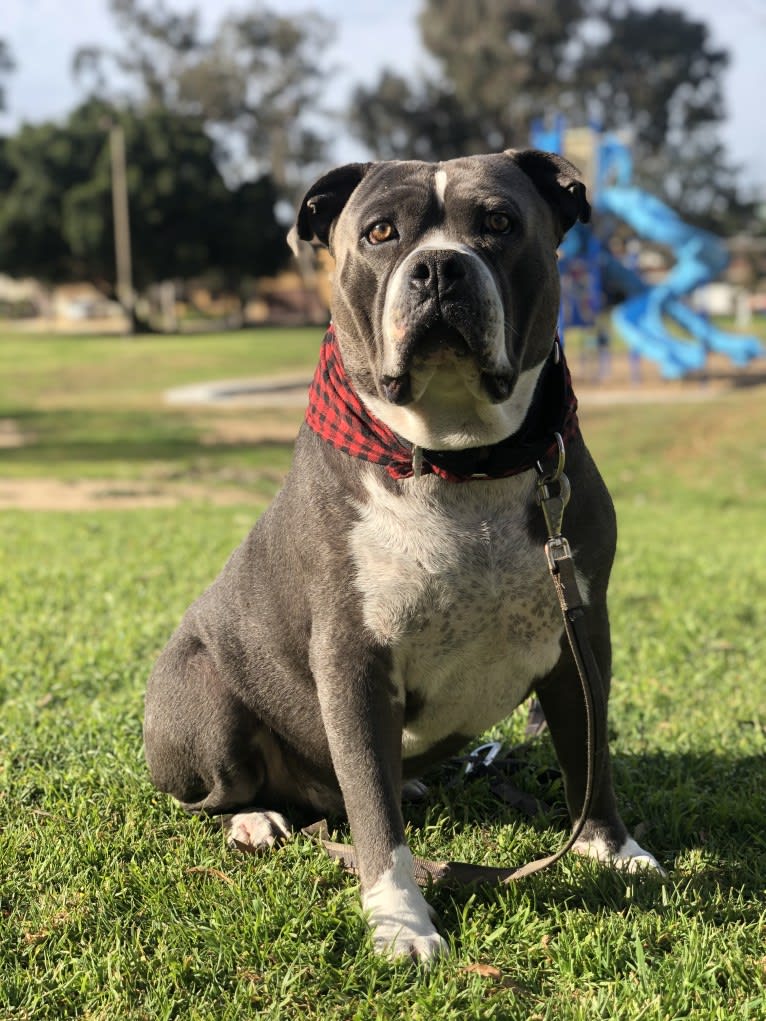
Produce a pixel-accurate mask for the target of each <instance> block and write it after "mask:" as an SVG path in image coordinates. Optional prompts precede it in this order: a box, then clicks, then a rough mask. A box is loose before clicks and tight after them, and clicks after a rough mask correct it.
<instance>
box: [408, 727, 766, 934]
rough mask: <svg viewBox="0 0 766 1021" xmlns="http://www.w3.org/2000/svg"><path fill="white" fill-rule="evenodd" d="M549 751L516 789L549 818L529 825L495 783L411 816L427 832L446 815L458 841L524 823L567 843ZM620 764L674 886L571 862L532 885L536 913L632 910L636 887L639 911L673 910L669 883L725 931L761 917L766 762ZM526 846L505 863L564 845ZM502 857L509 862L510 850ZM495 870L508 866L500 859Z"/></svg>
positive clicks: (443, 798)
mask: <svg viewBox="0 0 766 1021" xmlns="http://www.w3.org/2000/svg"><path fill="white" fill-rule="evenodd" d="M544 747H545V745H542V744H541V745H539V746H538V747H537V749H535V752H536V753H537V754H536V758H537V760H538V761H537V764H532V763H530V768H529V769H528V770H525V771H522V772H521V773H519V774H518V775H517V777H516V778H515V779H514V782H515V783H517V784H518V786H519V787H520V788H521V789H524V790H527V791H529V793H531V794H533V795H534V796H535V797H538V798H541V799H544V800H545V801H546V802H547V805H548V806H549V810H548V811H546V812H545V813H543V814H541V815H538V816H535V817H534V818H533V819H531V820H528V819H525V818H524V817H523V816H521V815H520V814H519V813H518V812H517V811H515V810H514V809H512V808H510V807H508V806H507V805H505V804H503V802H501V801H499V800H498V799H497V798H495V797H494V796H493V795H492V794H491V792H490V790H489V786H488V783H487V781H486V780H477V781H475V782H473V783H467V784H463V785H461V786H458V787H454V786H453V787H450V788H446V789H445V788H443V787H438V786H435V787H433V788H432V789H431V793H430V796H429V797H428V799H427V800H426V801H424V802H423V803H419V804H413V805H406V806H405V817H406V818H407V820H408V821H409V822H410V823H411V824H412V825H413V826H414V827H416V828H418V827H425V826H429V825H432V824H433V823H434V822H435V821H436V820H437V819H439V818H441V819H443V817H444V814H445V812H446V813H448V814H449V816H450V817H451V818H452V819H455V820H456V825H455V826H454V828H453V832H455V834H456V835H458V834H460V833H461V831H462V832H463V833H464V832H465V831H466V830H470V829H471V828H473V827H481V826H486V825H495V826H497V825H517V824H519V822H525V823H526V824H527V825H531V826H532V827H533V828H534V829H535V830H537V831H538V832H539V833H540V834H541V838H542V837H543V834H544V833H545V832H546V831H550V829H551V828H555V829H558V830H559V831H560V833H561V838H560V842H561V843H563V841H564V839H565V834H566V832H568V829H569V823H568V818H567V813H566V808H565V802H564V797H563V789H562V785H561V782H560V781H555V782H554V783H553V784H552V785H551V784H550V783H549V782H548V784H547V786H546V785H541V784H540V783H539V782H538V781H537V777H538V776H540V775H541V774H542V775H549V774H550V770H545V769H543V770H541V769H540V765H539V763H540V755H539V750H540V749H541V748H544ZM548 751H549V752H550V757H549V759H548V765H549V766H550V765H552V764H553V761H554V757H553V752H552V749H551V748H550V746H549V745H548ZM614 765H615V774H616V777H617V780H616V783H617V790H618V802H619V804H620V807H621V811H622V815H623V818H624V819H625V822H626V823H627V825H628V827H629V829H631V830H632V831H633V832H634V833H635V834H636V836H637V837H638V839H639V842H640V843H641V844H642V845H643V846H645V847H646V848H647V849H648V850H650V851H651V852H652V853H653V854H655V855H656V857H657V858H658V859H659V861H660V862H661V864H662V865H663V867H664V868H665V869H666V870H667V871H668V873H669V876H668V879H667V881H664V880H662V879H661V878H659V877H657V876H655V875H654V874H648V875H644V876H642V877H640V878H638V877H635V876H625V875H623V874H620V873H616V872H613V871H611V870H609V869H604V868H600V867H598V866H596V865H595V864H592V863H587V864H585V867H575V868H574V869H572V867H571V864H570V865H569V866H568V867H567V865H565V864H562V865H560V866H558V867H556V868H554V869H553V870H552V871H550V872H544V873H542V874H541V875H540V876H535V877H531V878H530V879H528V880H524V885H527V884H529V888H530V890H531V891H532V896H533V898H534V900H535V902H536V905H537V908H538V909H540V908H545V906H546V905H552V904H554V903H558V904H561V903H562V902H566V903H567V905H568V906H572V907H577V908H581V909H583V910H586V911H591V912H600V911H603V910H605V909H606V910H610V909H613V910H620V911H623V910H625V908H626V906H627V903H628V901H627V899H626V889H627V888H628V887H629V888H630V894H629V902H630V903H631V904H635V905H636V906H637V907H640V908H642V909H649V908H651V909H658V908H660V907H661V906H662V905H663V904H664V903H665V900H664V898H663V895H662V887H663V886H664V885H665V883H667V884H669V886H670V887H671V888H672V889H674V890H675V892H676V894H677V895H680V896H681V897H682V898H683V899H684V901H685V902H686V903H688V905H689V906H690V907H692V906H693V911H694V913H695V914H696V915H698V916H699V917H700V918H701V919H703V920H705V921H708V922H711V923H716V924H717V923H720V922H722V921H737V920H740V921H756V920H757V919H758V918H760V917H761V915H762V913H763V904H762V896H763V890H764V887H765V886H766V801H765V800H764V797H763V791H764V790H766V758H764V756H762V755H744V756H737V755H726V754H717V753H714V752H709V753H706V752H699V753H692V752H679V753H672V752H670V753H666V752H648V753H645V754H631V755H619V756H616V759H615V764H614ZM527 845H528V841H526V842H525V851H524V852H523V853H522V855H521V856H520V857H519V859H518V860H512V861H509V862H506V861H504V862H503V864H508V865H514V866H518V865H521V864H523V863H524V862H523V860H522V857H523V854H527V855H529V857H531V858H537V857H542V856H543V855H544V854H546V853H548V852H550V851H552V850H555V846H556V845H555V841H554V842H551V840H550V837H549V836H548V837H545V838H544V842H541V844H540V847H539V849H535V850H533V851H532V852H531V854H530V852H529V850H528V846H527ZM491 857H492V856H491V855H490V859H491ZM503 857H504V859H505V858H507V857H508V854H507V845H506V848H505V850H504V855H503ZM572 857H574V856H572ZM578 861H579V860H578ZM492 863H493V864H500V862H499V861H497V860H494V861H493V862H492ZM498 889H499V890H500V891H502V889H503V888H502V887H501V888H497V887H479V888H477V890H476V891H473V890H471V889H470V888H464V889H460V888H458V889H457V890H451V891H444V895H447V896H448V897H452V898H454V899H455V900H456V901H457V902H458V903H464V902H465V901H466V900H467V898H468V897H469V896H471V894H472V893H473V892H478V893H479V894H480V896H482V897H489V898H492V897H494V896H497V895H498ZM439 895H440V897H441V896H442V894H441V893H440V894H439Z"/></svg>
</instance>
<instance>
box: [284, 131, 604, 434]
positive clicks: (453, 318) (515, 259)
mask: <svg viewBox="0 0 766 1021" xmlns="http://www.w3.org/2000/svg"><path fill="white" fill-rule="evenodd" d="M589 216H590V206H589V205H588V201H587V199H586V196H585V187H584V185H583V184H582V182H581V181H580V180H579V177H578V171H577V170H576V169H575V167H573V166H572V165H571V164H570V163H568V162H567V161H566V160H564V159H562V158H561V157H559V156H555V155H552V154H550V153H543V152H539V151H538V150H520V151H516V150H509V151H507V152H505V153H499V154H493V155H487V156H469V157H465V158H462V159H455V160H449V161H447V162H445V163H438V164H430V163H421V162H415V161H412V162H397V161H392V162H385V163H352V164H348V165H347V166H344V167H339V168H338V169H336V170H332V171H330V173H328V174H325V175H324V176H323V177H321V178H320V179H319V180H318V181H317V182H316V183H315V184H314V185H313V186H312V187H311V188H310V189H309V191H308V192H307V194H306V196H305V197H304V199H303V202H302V203H301V207H300V210H299V212H298V217H297V221H296V223H295V226H294V227H293V230H292V231H291V236H290V240H291V244H292V245H293V247H295V245H296V244H297V241H298V240H299V239H300V240H304V241H313V242H314V243H318V244H320V245H323V246H325V247H327V248H329V250H330V252H331V253H332V255H333V257H334V259H335V272H334V283H333V309H332V312H333V321H334V323H335V330H336V334H337V336H338V342H339V344H340V348H341V353H342V356H343V360H344V363H345V365H346V369H347V371H348V374H349V376H350V377H351V380H352V382H353V383H354V386H355V387H356V389H357V392H358V393H359V396H360V397H361V398H362V400H363V401H364V402H365V403H366V404H367V405H368V406H369V407H370V409H371V410H372V411H373V412H374V413H375V414H376V415H377V416H378V417H379V418H381V419H382V420H383V421H385V422H386V423H387V424H388V425H390V426H391V428H393V429H394V430H395V431H396V432H398V433H399V434H400V435H402V436H404V437H406V438H407V439H409V440H411V441H412V442H413V443H417V444H419V445H421V446H424V447H429V448H431V449H458V448H461V447H470V446H481V445H484V444H487V443H494V442H496V441H498V440H500V439H503V438H504V437H506V436H508V435H510V434H511V433H513V432H514V431H515V430H516V429H517V428H518V427H519V426H520V425H521V422H522V421H523V419H524V415H525V414H526V411H527V409H528V407H529V403H530V400H531V398H532V394H533V392H534V388H535V384H536V382H537V378H538V376H539V374H540V371H541V369H542V366H543V364H544V363H545V360H546V358H547V356H548V354H549V352H550V350H551V345H552V343H553V338H554V334H555V329H556V320H557V316H558V305H559V278H558V270H557V266H556V249H557V247H558V245H559V243H560V242H561V239H562V237H563V236H564V233H565V232H566V231H567V230H568V229H569V228H570V227H571V226H572V225H573V224H574V222H575V221H576V220H578V219H579V220H582V221H587V220H588V218H589Z"/></svg>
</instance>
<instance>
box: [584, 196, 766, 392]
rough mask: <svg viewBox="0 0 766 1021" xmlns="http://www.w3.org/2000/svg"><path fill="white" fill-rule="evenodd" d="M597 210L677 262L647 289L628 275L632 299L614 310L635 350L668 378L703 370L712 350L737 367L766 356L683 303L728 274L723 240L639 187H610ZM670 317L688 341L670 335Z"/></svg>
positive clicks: (753, 343) (756, 343)
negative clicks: (664, 248)
mask: <svg viewBox="0 0 766 1021" xmlns="http://www.w3.org/2000/svg"><path fill="white" fill-rule="evenodd" d="M597 208H598V209H599V211H601V212H605V213H610V214H612V215H613V216H615V217H617V218H619V219H620V220H623V221H624V222H625V223H627V224H628V225H629V226H630V227H632V228H633V230H634V231H635V232H636V234H637V235H638V236H639V237H640V238H644V239H646V240H648V241H653V242H655V243H657V244H661V245H665V246H667V247H668V248H670V249H671V250H672V251H673V254H674V255H675V257H676V264H675V266H674V267H673V269H672V270H671V271H670V273H669V274H668V275H667V277H666V278H665V279H664V280H663V281H662V283H661V284H657V285H655V286H647V285H646V284H645V283H644V282H643V281H642V280H641V278H640V277H639V276H638V275H637V274H633V273H631V271H630V270H626V271H625V274H624V276H625V278H626V279H627V282H628V283H629V285H630V286H629V287H627V288H626V290H628V293H629V295H630V296H629V297H628V299H627V300H626V301H624V302H623V303H622V304H621V305H618V306H617V308H616V309H614V311H613V313H612V319H613V322H614V324H615V326H616V327H617V329H618V330H619V331H620V333H621V334H622V336H623V337H624V339H625V341H626V343H627V344H628V346H629V347H630V348H631V350H633V351H636V352H638V353H639V354H641V355H645V356H646V357H647V358H651V359H652V360H653V361H656V362H658V363H659V365H660V369H661V372H662V375H663V376H664V377H665V378H668V379H678V378H679V377H681V376H684V375H686V374H687V373H689V372H694V371H697V370H700V369H702V368H703V367H704V365H705V359H706V357H707V352H708V351H717V352H719V353H720V354H724V355H726V356H727V357H728V358H730V359H731V360H732V361H733V362H734V363H735V364H736V365H746V364H747V363H748V362H749V361H750V360H751V359H753V358H757V357H760V356H762V355H764V353H766V352H764V349H763V347H762V345H761V344H760V342H759V341H758V340H757V339H756V338H755V337H746V336H740V335H738V334H731V333H726V332H724V331H723V330H719V329H718V328H717V327H715V326H713V325H712V324H711V323H710V322H709V321H708V320H707V319H706V317H705V316H702V315H700V314H699V313H697V312H695V311H694V310H693V309H691V308H689V306H688V305H686V304H685V303H684V302H683V301H681V300H680V299H681V298H682V297H683V296H685V295H687V294H689V293H691V291H693V290H694V289H695V288H697V287H701V286H702V285H703V284H706V283H709V282H710V281H711V280H714V279H715V278H716V277H717V276H719V275H720V274H721V273H722V271H723V270H724V269H725V267H726V264H727V262H728V253H727V252H726V248H725V246H724V244H723V242H722V241H721V240H720V239H719V238H717V237H715V235H713V234H710V233H708V232H707V231H703V230H700V229H698V228H696V227H692V226H690V225H689V224H687V223H684V221H683V220H682V219H681V218H680V217H679V216H678V215H677V214H676V213H675V212H673V210H672V209H670V207H669V206H666V205H665V204H664V203H663V202H660V200H659V199H657V198H655V197H654V196H653V195H650V194H648V193H647V192H645V191H642V190H641V189H640V188H635V187H627V186H614V187H610V188H606V189H605V190H603V191H602V192H601V194H600V196H599V198H598V203H597ZM666 317H667V318H670V319H673V320H674V321H675V322H676V323H677V324H678V325H679V326H680V327H682V329H683V330H685V331H686V333H687V334H688V335H689V338H690V339H687V340H683V339H680V338H679V337H678V336H676V335H674V334H672V333H670V331H669V330H668V329H667V327H666V325H665V318H666Z"/></svg>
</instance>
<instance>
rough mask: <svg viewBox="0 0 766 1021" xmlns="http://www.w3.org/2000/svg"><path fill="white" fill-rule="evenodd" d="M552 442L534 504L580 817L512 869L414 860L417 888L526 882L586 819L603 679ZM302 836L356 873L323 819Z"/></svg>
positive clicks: (551, 861) (351, 856) (351, 854)
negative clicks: (550, 846) (553, 606)
mask: <svg viewBox="0 0 766 1021" xmlns="http://www.w3.org/2000/svg"><path fill="white" fill-rule="evenodd" d="M556 443H557V447H558V462H557V464H556V466H555V468H554V469H553V471H550V472H546V471H545V470H544V468H543V467H542V465H541V464H540V463H539V462H538V464H537V472H538V480H537V502H538V504H539V505H540V508H541V510H542V512H543V516H544V518H545V523H546V528H547V532H548V540H547V542H546V543H545V557H546V560H547V563H548V570H549V572H550V575H551V578H552V580H553V584H554V586H555V588H556V595H557V596H558V600H559V606H560V607H561V615H562V618H563V621H564V629H565V631H566V636H567V639H568V641H569V646H570V648H571V650H572V655H573V657H574V661H575V665H576V667H577V674H578V676H579V678H580V684H581V687H582V694H583V703H584V705H585V720H586V749H585V750H586V759H587V766H586V779H585V795H584V798H583V804H582V810H581V812H580V817H579V819H578V820H577V822H576V823H575V825H574V828H573V829H572V832H571V834H570V836H569V839H568V840H567V842H566V843H565V844H564V846H563V847H562V848H561V849H560V850H558V851H556V852H554V853H553V854H549V855H546V856H545V857H544V858H537V859H535V860H534V861H531V862H528V863H527V864H526V865H522V866H521V867H520V868H516V869H508V868H493V867H491V866H488V865H472V864H471V863H469V862H461V861H429V860H428V859H425V858H415V859H414V870H415V880H416V882H417V883H419V884H420V885H421V886H430V885H431V884H434V885H440V886H468V885H471V884H473V883H494V884H497V885H502V884H505V883H512V882H514V881H515V880H517V879H525V878H526V877H527V876H532V875H534V874H535V873H536V872H541V871H542V870H543V869H547V868H550V867H551V865H555V863H556V862H557V861H560V860H561V858H563V857H564V855H565V854H566V853H567V852H568V851H571V849H572V847H573V846H574V844H575V843H576V842H577V840H578V838H579V837H580V834H581V833H582V830H583V827H584V826H585V821H586V819H587V818H588V813H589V811H590V806H591V802H592V800H593V788H594V783H595V772H596V744H597V741H596V728H597V725H598V722H599V721H597V719H596V712H595V706H594V697H593V693H594V691H598V690H600V687H601V675H600V673H599V669H598V664H597V663H596V658H595V656H594V655H593V650H592V648H591V645H590V640H589V638H588V634H587V630H586V626H585V602H584V600H583V598H582V595H581V593H580V589H579V586H578V584H577V575H576V571H575V565H574V560H573V558H572V551H571V549H570V546H569V543H568V542H567V540H566V539H565V538H564V536H563V535H562V533H561V529H562V524H563V519H564V510H565V508H566V505H567V503H568V502H569V496H570V493H571V487H570V484H569V479H568V478H567V477H566V475H565V474H564V465H565V460H566V455H565V449H564V441H563V439H562V438H561V435H560V434H559V433H556ZM302 832H303V833H305V834H306V835H308V836H312V837H318V838H319V840H320V842H321V844H322V847H323V848H324V850H325V851H326V852H327V854H329V855H330V857H332V858H334V859H336V860H337V861H339V862H340V864H341V865H342V866H343V868H344V869H345V870H346V871H348V872H352V873H354V874H355V875H356V874H358V871H359V870H358V865H357V860H356V852H355V850H354V847H353V845H352V844H339V843H336V842H334V841H332V840H329V839H328V838H327V836H326V833H327V827H326V824H325V823H324V821H322V822H319V823H315V824H314V825H313V826H308V827H306V829H304V830H302Z"/></svg>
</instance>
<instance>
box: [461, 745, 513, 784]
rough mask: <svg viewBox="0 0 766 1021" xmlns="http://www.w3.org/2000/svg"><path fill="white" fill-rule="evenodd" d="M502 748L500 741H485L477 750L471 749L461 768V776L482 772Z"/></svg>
mask: <svg viewBox="0 0 766 1021" xmlns="http://www.w3.org/2000/svg"><path fill="white" fill-rule="evenodd" d="M502 747H503V745H502V743H501V742H500V741H487V743H486V744H480V745H479V746H478V747H477V748H474V749H472V750H471V751H470V752H469V753H468V759H467V761H466V764H465V766H464V767H463V776H464V777H465V776H470V774H471V773H479V774H481V773H482V772H484V771H485V770H486V769H488V768H489V766H491V765H492V763H493V762H494V760H495V759H496V758H497V756H498V755H499V754H500V751H501V750H502Z"/></svg>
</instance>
